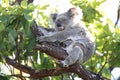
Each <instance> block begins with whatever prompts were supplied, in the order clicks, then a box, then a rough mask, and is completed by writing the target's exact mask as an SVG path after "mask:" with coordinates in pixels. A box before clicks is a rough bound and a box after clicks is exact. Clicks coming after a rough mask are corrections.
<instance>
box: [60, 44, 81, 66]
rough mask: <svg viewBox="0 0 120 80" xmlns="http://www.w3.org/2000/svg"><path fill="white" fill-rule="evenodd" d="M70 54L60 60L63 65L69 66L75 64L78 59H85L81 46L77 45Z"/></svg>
mask: <svg viewBox="0 0 120 80" xmlns="http://www.w3.org/2000/svg"><path fill="white" fill-rule="evenodd" d="M68 54H69V55H68V56H67V57H66V59H65V60H64V61H60V64H61V65H62V66H63V67H67V66H69V65H72V64H74V63H75V62H76V61H80V62H81V63H82V60H83V51H82V49H81V48H80V47H79V46H75V47H74V48H72V50H70V51H68Z"/></svg>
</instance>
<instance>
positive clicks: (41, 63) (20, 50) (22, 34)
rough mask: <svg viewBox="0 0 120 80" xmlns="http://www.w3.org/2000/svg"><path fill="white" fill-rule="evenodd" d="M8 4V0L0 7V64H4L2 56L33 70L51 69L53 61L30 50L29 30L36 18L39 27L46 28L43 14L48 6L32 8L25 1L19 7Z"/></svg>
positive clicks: (31, 35)
mask: <svg viewBox="0 0 120 80" xmlns="http://www.w3.org/2000/svg"><path fill="white" fill-rule="evenodd" d="M9 3H10V2H9V0H5V1H3V2H2V4H1V5H0V57H1V58H0V62H3V63H5V61H4V58H3V56H10V57H12V58H13V59H15V60H18V61H19V62H22V63H23V64H25V65H29V66H32V67H33V68H35V69H41V68H50V67H53V66H54V64H53V61H52V60H51V59H50V58H49V57H48V56H47V55H43V54H40V53H41V52H39V51H33V50H32V49H33V46H34V45H35V38H34V36H33V34H32V32H31V30H30V26H31V24H32V21H33V20H34V19H36V18H38V19H36V21H38V20H39V22H38V23H39V24H40V25H43V26H48V16H47V15H44V13H45V11H46V9H47V7H48V6H49V5H44V6H40V5H38V6H34V5H33V4H32V3H30V4H28V3H27V1H26V0H23V1H22V2H21V4H20V5H18V4H15V5H10V4H9ZM43 23H44V24H43ZM14 56H20V57H16V58H15V57H14ZM13 70H14V69H13ZM15 73H19V72H15ZM11 74H13V73H12V72H11Z"/></svg>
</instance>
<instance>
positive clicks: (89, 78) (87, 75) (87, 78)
mask: <svg viewBox="0 0 120 80" xmlns="http://www.w3.org/2000/svg"><path fill="white" fill-rule="evenodd" d="M31 30H32V32H33V34H34V35H35V37H37V36H41V35H42V33H41V32H40V31H39V27H38V26H37V25H36V24H33V25H32V27H31ZM34 50H41V51H43V52H46V54H48V55H50V56H52V57H54V58H56V59H58V60H64V59H65V58H66V56H67V53H66V51H65V50H63V49H62V48H60V46H59V45H56V43H48V42H43V43H41V44H37V45H36V46H35V47H34ZM5 60H6V63H7V64H9V65H12V66H13V67H14V68H17V69H19V70H21V71H22V72H25V73H28V74H30V77H31V78H44V77H48V76H58V75H60V74H63V73H69V72H71V73H76V74H77V75H78V76H79V77H81V78H82V79H83V80H108V79H106V78H103V77H102V76H101V75H99V74H95V73H93V72H90V71H87V70H86V69H85V68H84V67H83V66H82V65H81V64H80V63H78V62H76V63H75V64H73V65H70V66H68V67H63V68H55V69H42V70H39V71H38V70H35V69H32V68H31V67H28V66H25V65H22V64H20V63H17V62H16V61H14V60H13V59H10V58H8V57H6V56H5Z"/></svg>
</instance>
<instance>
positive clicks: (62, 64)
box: [58, 60, 68, 67]
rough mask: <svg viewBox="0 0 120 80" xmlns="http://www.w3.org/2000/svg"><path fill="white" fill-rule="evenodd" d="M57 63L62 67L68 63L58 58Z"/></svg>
mask: <svg viewBox="0 0 120 80" xmlns="http://www.w3.org/2000/svg"><path fill="white" fill-rule="evenodd" d="M58 63H59V65H60V66H62V67H68V65H67V64H66V63H65V62H64V61H61V60H59V62H58Z"/></svg>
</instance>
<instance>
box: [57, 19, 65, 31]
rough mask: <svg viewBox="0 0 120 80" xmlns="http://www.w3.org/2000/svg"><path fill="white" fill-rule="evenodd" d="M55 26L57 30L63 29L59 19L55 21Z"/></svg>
mask: <svg viewBox="0 0 120 80" xmlns="http://www.w3.org/2000/svg"><path fill="white" fill-rule="evenodd" d="M56 27H57V29H58V30H59V31H62V30H64V27H63V26H62V24H61V23H60V22H59V21H57V22H56Z"/></svg>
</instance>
